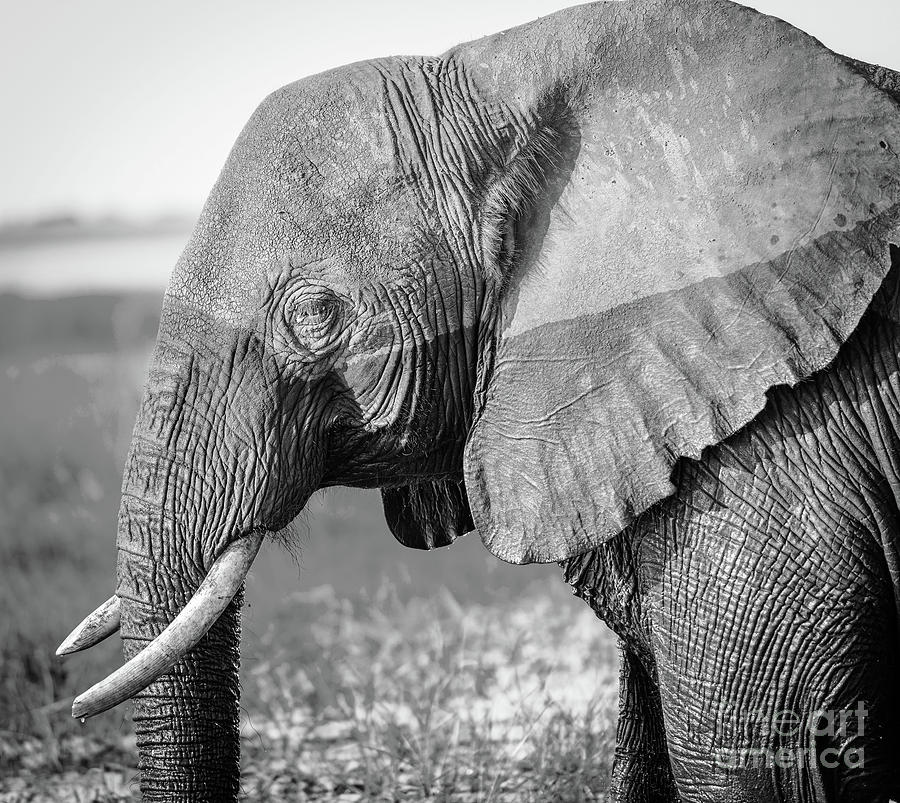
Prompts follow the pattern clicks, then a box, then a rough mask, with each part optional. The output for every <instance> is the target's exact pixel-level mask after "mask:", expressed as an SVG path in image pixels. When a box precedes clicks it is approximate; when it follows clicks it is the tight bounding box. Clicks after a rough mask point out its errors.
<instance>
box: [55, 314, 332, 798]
mask: <svg viewBox="0 0 900 803" xmlns="http://www.w3.org/2000/svg"><path fill="white" fill-rule="evenodd" d="M173 304H174V302H170V306H172V305H173ZM176 312H177V310H176ZM184 317H185V316H184V315H176V314H171V312H170V315H169V317H168V321H169V322H168V323H166V320H167V319H166V317H165V315H164V322H163V323H162V324H161V327H160V332H161V334H160V338H159V340H158V342H157V349H156V352H155V355H154V359H153V364H152V367H151V371H150V380H149V383H148V388H147V391H146V393H145V395H144V399H143V402H142V404H141V409H140V412H139V414H138V421H137V424H136V426H135V431H134V436H133V440H132V444H131V450H130V452H129V456H128V461H127V465H126V470H125V476H124V480H123V486H122V502H121V506H120V509H119V521H118V535H117V547H118V562H117V586H116V594H115V599H112V600H108V601H107V602H106V603H104V604H103V605H101V606H100V608H98V610H97V611H96V612H95V613H94V614H92V615H91V616H89V617H87V619H85V620H84V622H82V624H81V625H79V627H78V628H76V630H75V631H74V632H73V634H72V635H71V636H70V637H69V638H68V639H66V641H65V642H64V643H63V645H61V647H60V653H62V654H64V653H67V652H72V651H75V650H77V649H83V648H85V647H87V646H90V645H91V644H93V643H96V642H97V641H98V640H100V639H102V638H103V637H105V636H106V635H109V634H110V633H112V632H114V631H115V629H116V627H117V626H118V627H119V629H120V632H121V635H122V639H123V644H124V653H125V658H126V664H125V665H124V666H123V667H122V668H121V669H119V670H117V671H116V672H114V673H113V674H112V675H110V676H109V678H107V679H106V680H104V681H101V682H100V683H98V684H96V685H95V686H93V687H92V688H91V689H89V690H88V691H87V692H85V693H84V694H83V695H81V696H80V697H78V698H76V700H75V703H74V704H73V714H74V715H75V716H80V717H87V716H92V715H93V714H97V713H99V712H100V711H104V710H106V709H108V708H110V707H112V706H114V705H116V704H118V703H120V702H122V701H123V700H125V699H128V698H131V697H133V698H134V723H135V730H136V732H137V746H138V752H139V764H140V770H141V790H142V793H143V796H144V799H145V800H166V801H179V800H185V801H187V800H191V801H194V800H216V801H220V800H221V801H227V800H235V799H236V798H237V790H238V785H239V781H240V767H239V757H240V744H239V734H238V724H239V682H238V667H239V658H240V652H239V650H240V607H241V599H242V589H243V579H244V576H245V574H246V573H247V571H248V569H249V568H250V565H251V563H252V561H253V558H254V557H255V555H256V553H257V551H258V550H259V547H260V544H261V542H262V539H263V535H264V533H265V532H267V531H274V530H278V529H280V528H282V527H283V526H285V525H286V524H287V523H288V522H289V521H290V520H291V519H292V518H293V517H294V516H295V515H296V514H297V513H298V512H299V511H300V509H302V507H303V505H304V504H305V502H306V499H307V498H308V495H309V494H308V492H310V491H309V489H311V488H315V487H317V486H316V482H317V481H318V479H319V478H320V475H321V468H320V466H319V463H318V462H316V460H305V461H304V460H303V459H301V454H302V453H303V452H304V451H305V450H306V449H307V446H306V439H305V435H306V434H308V430H309V427H307V426H304V424H303V422H305V421H306V420H308V419H307V418H305V417H304V416H306V415H308V413H309V411H308V409H307V408H304V407H303V406H302V405H299V404H297V400H296V398H295V397H294V396H292V395H291V393H289V392H285V393H281V392H280V390H279V386H278V383H277V381H276V373H275V370H274V368H273V367H272V365H271V364H270V363H269V362H268V361H267V360H266V359H265V357H264V353H263V349H262V348H261V346H260V344H259V343H258V342H256V341H255V340H254V339H253V338H252V337H249V336H248V335H247V334H246V333H242V332H240V331H229V330H223V329H219V330H217V337H216V339H215V342H216V344H217V348H216V350H214V351H211V350H209V349H205V348H203V347H202V343H200V342H199V340H198V341H197V342H194V343H186V342H184V341H183V340H182V339H179V338H178V337H177V336H175V335H177V334H178V333H179V332H180V331H182V330H183V327H179V325H178V321H181V320H184ZM194 323H195V325H198V324H197V323H196V321H195V322H194ZM173 333H174V334H173ZM295 392H296V393H297V394H299V395H301V396H302V398H304V399H306V398H309V397H310V394H309V393H308V392H306V390H305V389H304V388H299V389H297V390H296V391H295ZM285 408H286V409H288V410H290V411H294V412H296V417H290V416H289V417H288V418H287V419H286V420H287V421H288V423H287V424H283V425H280V423H279V422H281V421H282V420H283V419H282V418H281V412H282V411H283V410H284V409H285ZM285 466H292V467H293V466H305V467H306V469H307V471H306V472H303V471H302V470H301V471H299V472H298V471H294V470H293V469H292V470H291V472H289V473H288V474H286V469H285V468H284V467H285ZM148 684H149V685H148Z"/></svg>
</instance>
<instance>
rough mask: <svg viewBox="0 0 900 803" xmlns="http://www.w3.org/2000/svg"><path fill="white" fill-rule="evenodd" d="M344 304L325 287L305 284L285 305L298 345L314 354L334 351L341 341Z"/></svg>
mask: <svg viewBox="0 0 900 803" xmlns="http://www.w3.org/2000/svg"><path fill="white" fill-rule="evenodd" d="M344 309H345V307H344V304H343V303H342V302H341V300H340V299H339V298H338V297H337V296H335V294H334V293H333V292H332V291H331V290H329V289H328V288H325V287H319V286H316V287H308V286H307V287H303V288H301V289H300V290H298V291H296V292H295V293H294V294H293V295H292V297H290V298H289V299H288V301H287V304H286V305H285V321H286V323H287V326H288V328H289V330H290V332H291V334H292V335H293V339H294V345H295V346H296V347H299V349H300V351H301V353H303V354H305V355H308V356H310V357H315V356H321V355H322V354H323V353H327V352H329V351H331V350H332V349H333V348H334V347H335V346H336V345H337V344H338V342H339V341H340V334H341V331H342V330H343V327H342V326H341V324H342V323H343V318H344V315H343V313H344Z"/></svg>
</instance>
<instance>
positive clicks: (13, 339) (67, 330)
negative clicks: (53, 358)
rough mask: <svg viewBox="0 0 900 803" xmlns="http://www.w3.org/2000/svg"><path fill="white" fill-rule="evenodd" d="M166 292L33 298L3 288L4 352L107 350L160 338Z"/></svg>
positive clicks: (0, 330)
mask: <svg viewBox="0 0 900 803" xmlns="http://www.w3.org/2000/svg"><path fill="white" fill-rule="evenodd" d="M161 304H162V293H161V292H160V293H150V292H145V293H121V294H94V295H80V296H66V297H62V298H31V297H28V296H21V295H18V294H16V293H0V353H6V354H9V353H10V352H22V351H31V350H32V349H34V350H39V351H43V352H46V351H48V350H50V351H58V352H60V353H68V354H71V353H77V352H107V351H119V350H123V349H128V348H134V347H143V346H146V345H147V344H148V343H151V342H152V341H153V340H154V339H155V337H156V330H157V328H158V326H159V310H160V306H161Z"/></svg>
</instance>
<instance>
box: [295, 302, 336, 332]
mask: <svg viewBox="0 0 900 803" xmlns="http://www.w3.org/2000/svg"><path fill="white" fill-rule="evenodd" d="M334 312H335V305H334V304H333V303H332V302H331V301H330V300H328V299H322V298H310V299H306V300H304V301H301V302H299V303H298V304H297V305H296V306H295V307H294V310H293V315H294V325H295V326H298V327H310V326H312V327H316V326H321V325H322V324H326V323H328V322H330V321H331V318H332V317H333V316H334Z"/></svg>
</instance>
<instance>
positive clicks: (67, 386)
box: [0, 221, 617, 801]
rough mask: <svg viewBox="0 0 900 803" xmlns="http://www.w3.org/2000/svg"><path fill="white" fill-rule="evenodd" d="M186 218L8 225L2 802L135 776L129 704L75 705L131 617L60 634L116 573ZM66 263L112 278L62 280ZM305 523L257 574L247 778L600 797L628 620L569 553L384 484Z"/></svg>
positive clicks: (254, 795) (280, 793)
mask: <svg viewBox="0 0 900 803" xmlns="http://www.w3.org/2000/svg"><path fill="white" fill-rule="evenodd" d="M183 238H184V233H183V231H181V230H180V229H179V227H178V225H177V223H173V222H171V221H169V222H166V221H161V222H160V223H159V224H158V225H155V226H154V227H153V228H152V229H150V230H131V229H128V228H127V227H125V228H123V227H121V226H115V225H112V224H109V225H103V226H94V227H93V228H92V229H89V230H85V229H83V228H81V227H78V226H75V225H74V223H73V222H72V221H53V222H50V223H48V224H45V225H44V226H43V227H42V228H40V229H38V230H27V229H26V230H7V231H6V232H5V233H4V236H3V238H2V239H0V281H4V280H5V281H6V282H7V284H8V283H9V281H10V280H11V279H15V280H16V281H18V282H19V283H20V284H21V285H22V286H21V287H20V288H19V290H18V291H15V292H5V293H2V294H0V801H26V800H81V801H119V800H129V799H132V797H133V795H134V789H135V787H134V775H135V773H134V770H133V762H134V747H133V738H132V733H131V724H130V719H129V712H128V710H127V706H125V707H122V708H121V709H116V710H114V711H112V712H109V713H107V714H105V715H102V716H100V717H97V718H95V719H93V720H90V721H89V722H87V723H86V724H84V725H81V724H80V723H77V722H74V721H72V720H71V717H70V716H69V707H70V704H71V700H72V696H73V695H74V694H75V693H77V692H78V691H81V690H83V689H84V688H86V687H87V686H88V685H89V684H90V683H92V682H93V681H95V680H97V679H99V678H100V677H101V676H102V675H103V674H104V673H106V672H107V671H109V670H110V669H112V668H114V667H115V666H116V665H118V663H119V661H120V654H119V645H118V643H117V641H116V639H111V640H110V642H109V643H107V644H103V645H101V646H99V647H97V648H95V649H94V650H92V651H90V652H89V653H88V654H84V655H79V656H75V657H72V658H71V659H69V660H68V661H66V662H60V661H58V660H56V659H55V658H54V656H53V651H54V649H55V647H56V645H57V644H58V643H59V641H60V640H61V639H62V637H63V636H64V635H65V634H66V633H67V632H68V630H69V629H70V628H71V627H72V626H73V625H74V624H75V623H76V622H77V621H78V620H79V619H80V618H81V616H82V615H83V614H85V613H86V612H87V611H89V610H91V609H92V608H93V607H94V606H95V605H96V604H97V603H99V602H100V601H102V600H103V599H105V598H106V597H107V596H108V595H109V594H110V593H111V591H112V589H113V584H114V578H113V572H114V566H115V553H114V539H115V516H116V509H117V506H118V489H119V482H120V472H121V466H122V462H123V459H124V454H125V450H126V449H127V445H128V439H129V435H130V432H131V426H132V423H133V416H134V412H135V409H136V405H137V402H138V397H139V393H140V389H141V386H142V383H143V375H144V370H145V366H146V361H147V358H148V355H149V348H150V345H151V343H152V338H153V336H154V335H155V331H156V324H157V311H158V306H159V302H160V297H161V291H160V290H159V289H151V290H148V291H142V290H140V289H139V288H138V287H136V286H135V284H136V282H135V281H133V280H132V278H131V277H132V274H131V272H130V271H129V270H128V267H127V266H129V265H135V264H139V263H140V262H141V261H144V262H146V261H148V260H158V259H166V260H171V259H173V258H174V257H173V249H177V247H178V245H179V244H180V242H182V241H183ZM175 253H177V250H176V251H175ZM123 266H125V267H123ZM66 271H69V273H66ZM54 272H56V275H54ZM66 276H74V277H78V281H79V282H80V283H81V285H83V284H84V282H85V281H86V280H87V281H88V284H89V285H90V284H93V285H94V286H96V287H98V288H101V291H100V292H95V293H89V294H84V293H82V294H80V295H75V294H70V295H65V296H63V297H57V296H51V295H48V292H49V289H48V288H53V287H55V288H58V287H59V286H60V285H61V284H62V286H63V287H65V279H66ZM92 277H93V278H92ZM73 287H74V285H73ZM57 292H58V290H57ZM70 292H74V290H73V291H70ZM294 527H295V530H296V531H297V532H298V533H299V534H300V542H301V544H302V548H301V550H300V552H299V555H291V554H289V553H288V552H287V551H286V550H285V548H284V547H282V546H280V545H278V544H274V543H273V544H269V545H267V546H266V547H264V550H263V552H262V553H261V555H260V558H259V559H258V561H257V563H256V565H255V567H254V571H253V573H252V575H251V577H250V581H249V584H248V593H247V606H246V608H245V611H244V639H243V648H244V662H243V668H242V673H243V686H244V694H243V698H242V702H243V706H244V712H243V734H244V750H243V752H244V765H245V766H244V778H243V786H244V791H245V793H246V797H247V799H249V800H266V799H273V800H280V799H287V800H361V799H379V800H442V801H468V800H471V801H482V800H485V801H487V800H509V801H513V800H516V801H518V800H560V801H581V800H602V799H605V797H604V794H605V790H606V788H607V785H608V773H609V765H610V762H611V753H612V737H613V731H614V722H615V713H614V711H615V693H616V691H615V686H616V682H615V678H616V672H617V669H616V657H615V650H614V641H613V639H612V637H611V636H610V634H609V632H608V631H607V630H606V629H605V627H604V626H603V625H602V624H601V623H600V622H599V621H597V620H596V619H595V618H594V617H593V616H592V614H591V613H590V611H589V610H588V608H587V607H586V606H585V605H584V604H583V603H581V602H580V601H578V600H575V599H574V598H573V597H572V596H571V593H570V591H569V589H568V587H567V586H565V585H564V584H563V583H562V581H561V579H560V574H561V573H560V571H559V570H558V568H557V567H556V566H531V567H510V566H507V565H505V564H502V563H501V562H499V561H497V560H496V559H494V558H493V557H491V556H490V555H489V554H488V553H487V552H486V551H485V550H484V549H483V548H482V546H481V544H480V543H479V542H478V541H477V539H476V538H474V537H469V538H465V539H462V540H461V541H460V542H458V543H457V544H455V545H454V546H453V547H451V548H450V549H447V550H440V551H438V552H434V553H419V552H414V551H411V550H408V549H405V548H403V547H401V546H400V545H399V544H397V543H396V542H395V541H394V539H393V538H392V536H391V535H390V534H389V533H388V532H387V530H386V529H385V525H384V520H383V517H382V513H381V505H380V498H379V496H378V494H377V493H375V492H360V491H350V490H344V489H340V490H334V491H331V492H329V493H327V494H320V495H317V496H316V497H315V499H314V500H313V502H312V503H311V505H310V508H309V510H308V512H307V513H306V514H304V517H303V518H302V519H301V520H300V521H298V522H296V523H295V526H294Z"/></svg>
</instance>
